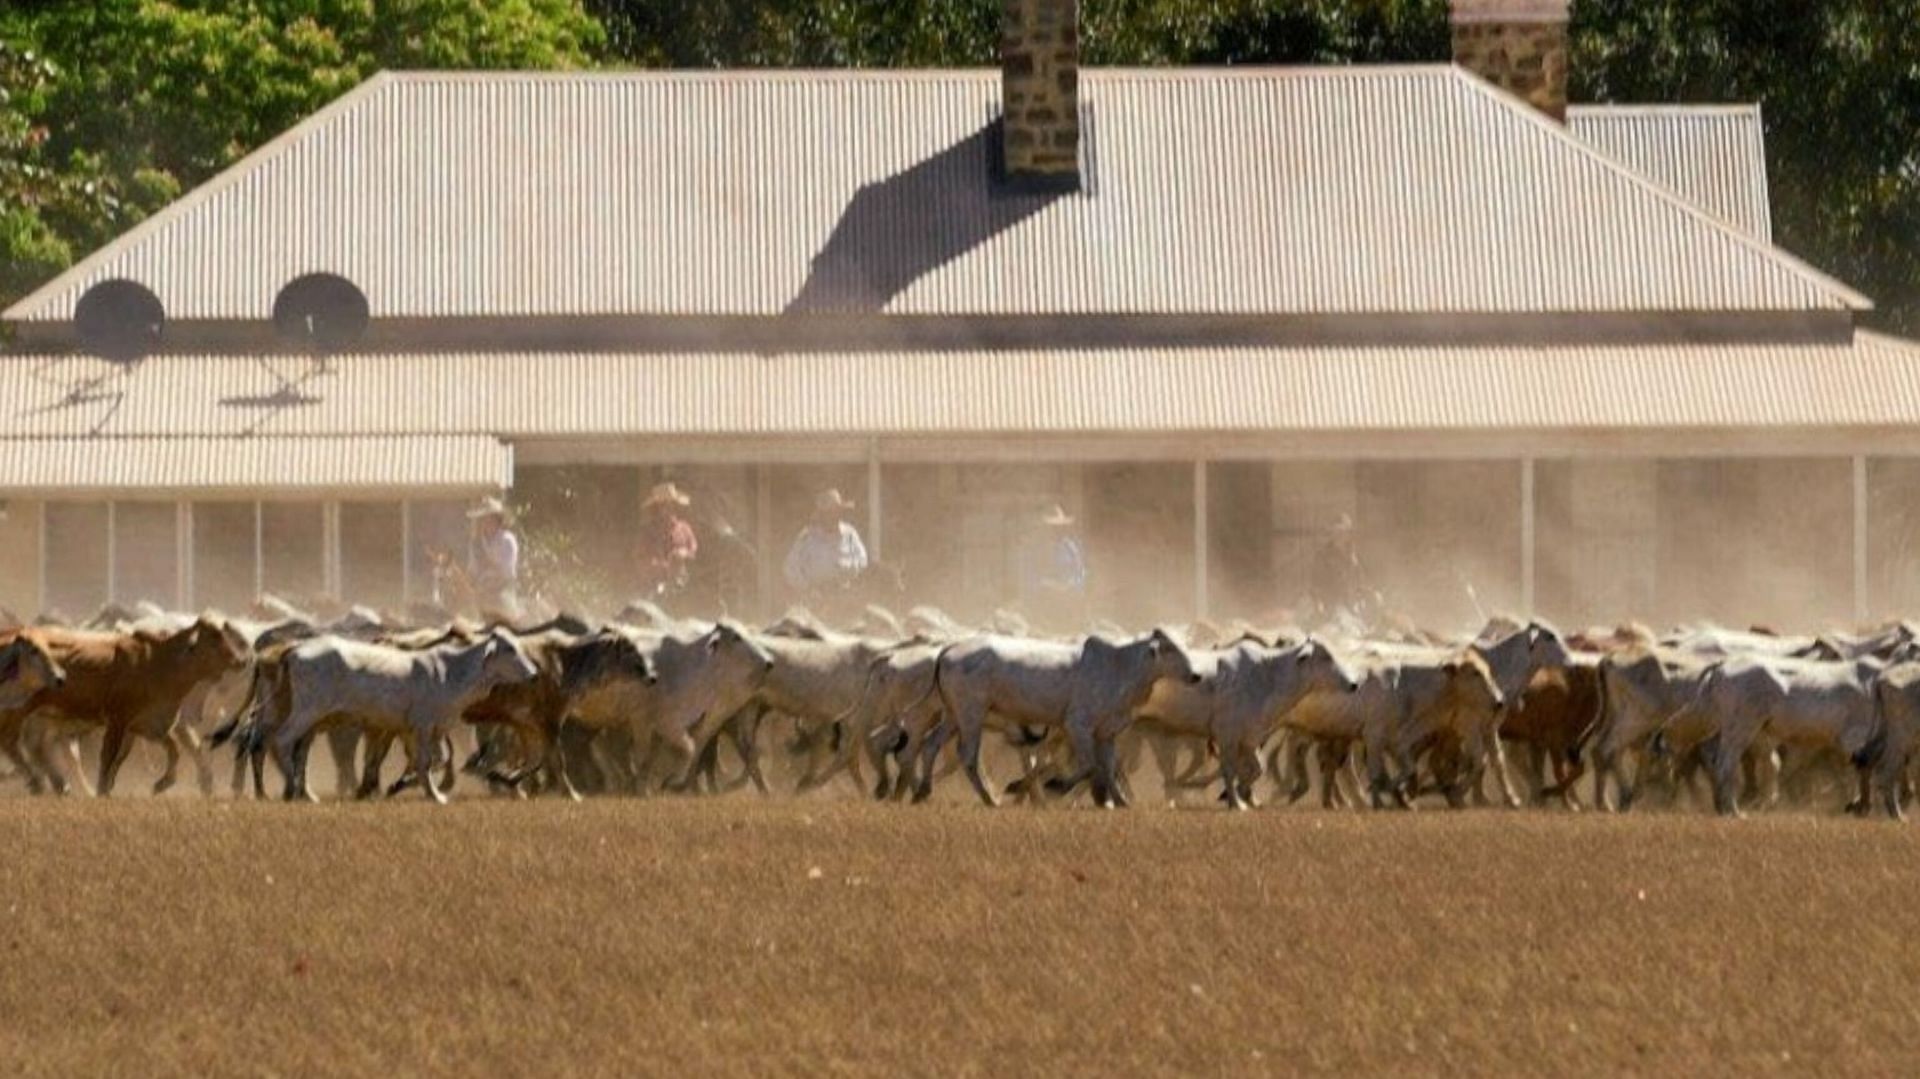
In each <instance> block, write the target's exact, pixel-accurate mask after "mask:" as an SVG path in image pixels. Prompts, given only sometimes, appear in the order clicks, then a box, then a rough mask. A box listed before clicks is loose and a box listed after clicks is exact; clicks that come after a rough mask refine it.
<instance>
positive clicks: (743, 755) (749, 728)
mask: <svg viewBox="0 0 1920 1079" xmlns="http://www.w3.org/2000/svg"><path fill="white" fill-rule="evenodd" d="M765 716H766V713H764V712H755V713H754V714H752V715H749V716H741V717H740V718H739V719H737V720H736V721H735V722H734V725H733V751H734V752H735V753H738V754H740V765H741V767H742V768H744V769H745V770H746V776H745V778H746V781H747V782H749V783H752V784H753V789H754V790H756V791H759V792H760V793H761V794H762V795H763V796H764V795H771V794H772V793H773V788H771V787H769V786H768V785H767V777H766V774H765V773H763V772H762V771H761V770H760V724H761V723H762V722H763V721H764V720H765ZM857 751H858V750H857V747H855V746H854V745H853V744H852V742H848V744H847V755H848V757H849V758H851V757H852V756H853V755H854V753H856V752H857ZM736 786H737V784H736Z"/></svg>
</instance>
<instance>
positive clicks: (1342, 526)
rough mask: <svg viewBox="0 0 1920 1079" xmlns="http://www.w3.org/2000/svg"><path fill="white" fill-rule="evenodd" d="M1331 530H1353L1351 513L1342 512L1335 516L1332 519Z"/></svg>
mask: <svg viewBox="0 0 1920 1079" xmlns="http://www.w3.org/2000/svg"><path fill="white" fill-rule="evenodd" d="M1333 531H1335V532H1351V531H1353V514H1351V513H1343V514H1341V515H1340V516H1338V517H1335V518H1334V519H1333Z"/></svg>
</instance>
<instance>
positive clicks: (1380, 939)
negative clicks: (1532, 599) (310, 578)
mask: <svg viewBox="0 0 1920 1079" xmlns="http://www.w3.org/2000/svg"><path fill="white" fill-rule="evenodd" d="M0 837H4V844H5V846H4V854H0V859H3V860H0V907H3V908H4V910H5V920H4V923H3V924H0V1060H4V1061H6V1062H7V1069H6V1070H7V1072H8V1073H9V1074H22V1073H25V1074H61V1075H71V1074H95V1073H97V1074H109V1073H117V1074H142V1075H160V1074H182V1073H195V1074H206V1073H238V1074H302V1075H311V1074H345V1073H370V1072H374V1071H376V1070H378V1071H397V1072H400V1073H402V1074H424V1073H436V1074H447V1073H456V1072H458V1073H476V1072H481V1071H487V1072H510V1073H527V1072H536V1071H537V1072H542V1073H554V1072H572V1073H599V1074H608V1073H628V1074H633V1073H645V1074H662V1073H666V1072H668V1071H669V1070H686V1071H687V1072H688V1073H689V1074H702V1075H705V1074H756V1075H762V1074H777V1073H808V1074H816V1073H843V1074H871V1073H878V1072H892V1073H895V1074H978V1073H987V1072H1002V1073H1004V1072H1010V1071H1012V1072H1033V1071H1039V1070H1042V1069H1044V1070H1045V1071H1047V1072H1049V1073H1054V1074H1070V1075H1071V1074H1087V1073H1091V1072H1095V1071H1105V1072H1108V1073H1118V1074H1149V1073H1157V1074H1172V1073H1180V1074H1208V1073H1221V1072H1226V1073H1241V1074H1247V1073H1255V1074H1262V1073H1274V1072H1280V1071H1295V1070H1309V1069H1311V1070H1326V1069H1334V1068H1342V1069H1366V1070H1367V1071H1379V1070H1383V1069H1385V1068H1388V1067H1395V1068H1401V1069H1409V1068H1410V1069H1412V1070H1413V1071H1414V1072H1415V1073H1431V1072H1438V1071H1440V1070H1442V1069H1447V1070H1462V1069H1463V1070H1466V1071H1469V1072H1486V1071H1495V1070H1498V1071H1519V1070H1522V1069H1525V1070H1527V1071H1539V1070H1542V1069H1546V1068H1552V1069H1554V1070H1559V1071H1585V1072H1596V1071H1597V1072H1600V1073H1609V1072H1615V1073H1617V1072H1629V1071H1630V1072H1642V1073H1644V1072H1652V1071H1655V1070H1661V1071H1667V1070H1676V1069H1680V1068H1711V1069H1712V1070H1713V1071H1715V1072H1729V1071H1733V1070H1735V1069H1740V1070H1754V1071H1761V1072H1782V1073H1784V1072H1787V1071H1789V1070H1802V1069H1806V1068H1815V1069H1819V1070H1822V1071H1825V1072H1829V1073H1857V1074H1881V1075H1885V1074H1916V1072H1917V1071H1920V997H1917V996H1916V994H1915V992H1914V988H1915V986H1917V985H1920V947H1917V946H1916V945H1915V942H1914V933H1913V915H1912V911H1913V909H1914V896H1915V895H1916V894H1917V892H1920V830H1916V829H1914V828H1910V827H1904V826H1899V825H1890V824H1883V823H1877V822H1876V823H1861V822H1858V821H1852V820H1841V819H1829V818H1820V817H1812V816H1796V815H1779V816H1764V817H1760V818H1756V819H1752V820H1747V821H1744V822H1723V821H1719V820H1714V819H1709V818H1703V817H1697V816H1691V815H1689V816H1679V815H1648V816H1636V817H1626V818H1602V817H1598V816H1594V815H1584V816H1581V817H1571V816H1566V815H1559V814H1549V813H1518V814H1516V813H1501V812H1491V811H1482V812H1467V813H1458V814H1453V813H1441V812H1431V813H1429V812H1422V813H1418V814H1413V815H1405V816H1402V815H1394V816H1388V815H1360V814H1326V813H1319V812H1263V813H1253V814H1245V815H1240V816H1231V815H1228V814H1225V813H1220V812H1213V811H1202V810H1195V811H1168V810H1133V811H1127V812H1118V813H1101V812H1097V811H1091V810H1073V809H1058V808H1056V809H1051V810H1032V809H1008V810H1001V811H999V812H989V811H986V810H982V809H979V808H975V807H971V806H924V807H919V808H917V809H907V808H890V807H872V806H867V805H861V804H854V803H851V802H844V803H843V802H832V801H774V802H762V801H756V800H753V799H750V798H731V799H725V800H718V801H712V800H709V801H689V800H649V801H634V800H606V801H598V802H589V803H586V804H581V805H571V804H565V803H560V802H537V803H531V804H528V803H511V802H503V801H489V800H480V799H474V800H469V801H466V802H460V803H456V804H455V805H453V806H450V807H447V808H444V809H436V808H434V807H432V806H429V805H426V804H424V803H420V802H413V801H407V802H404V803H390V804H379V805H338V804H330V805H322V806H285V805H279V804H264V805H262V804H233V803H228V802H224V801H222V802H202V801H197V800H191V799H159V800H149V799H138V800H136V799H129V800H125V801H115V802H98V801H92V802H89V801H81V800H72V801H64V802H56V801H51V800H38V799H36V800H28V799H20V798H9V799H5V800H0Z"/></svg>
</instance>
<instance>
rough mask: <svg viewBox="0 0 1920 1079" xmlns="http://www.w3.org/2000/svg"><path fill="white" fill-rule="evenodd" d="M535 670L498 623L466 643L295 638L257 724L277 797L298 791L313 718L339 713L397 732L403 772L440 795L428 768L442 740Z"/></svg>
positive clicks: (373, 728) (339, 717)
mask: <svg viewBox="0 0 1920 1079" xmlns="http://www.w3.org/2000/svg"><path fill="white" fill-rule="evenodd" d="M537 673H538V672H537V671H536V670H535V668H534V666H533V664H532V663H531V662H530V661H529V660H528V659H527V655H526V652H525V651H524V650H523V649H521V647H520V644H519V642H518V641H516V640H515V639H514V638H513V636H512V635H511V634H508V633H504V632H498V631H496V632H491V633H488V634H487V635H486V636H484V637H482V638H481V639H480V640H479V641H476V642H474V643H472V644H457V643H448V644H443V645H439V646H437V647H434V648H429V649H425V650H423V651H407V650H403V649H399V648H393V647H390V646H387V645H380V644H370V643H366V642H363V641H350V640H342V639H340V638H337V637H320V638H316V639H314V640H310V641H305V642H302V643H300V644H297V645H295V646H293V648H292V649H290V650H289V651H288V652H287V654H286V655H285V656H284V657H283V658H282V659H281V661H280V678H279V679H278V681H277V683H276V685H275V688H276V693H275V696H276V698H277V699H276V700H274V701H272V702H270V704H269V707H270V709H271V711H272V713H273V718H272V719H271V720H270V721H269V722H268V724H267V727H268V730H269V732H270V733H269V735H268V737H269V738H270V740H271V741H270V743H269V744H270V745H271V747H272V749H273V755H274V760H275V762H276V763H278V764H279V766H280V769H281V771H283V772H285V773H286V776H287V792H286V796H287V798H288V799H293V798H297V797H302V796H304V795H305V793H306V776H305V774H304V772H305V768H304V765H305V763H306V753H305V751H304V747H306V746H308V745H310V744H311V738H310V736H311V735H312V734H313V733H314V732H315V731H316V730H317V729H318V728H319V727H320V726H321V725H322V724H325V723H328V722H333V721H344V722H351V723H356V724H358V725H360V726H362V727H363V728H365V729H366V730H368V731H370V732H376V733H380V734H389V735H394V736H399V737H402V738H403V741H402V743H401V744H402V746H403V747H404V748H405V750H406V751H407V764H408V774H409V775H411V776H412V777H413V779H414V780H415V781H417V782H419V783H420V784H421V785H422V786H423V787H424V788H425V789H426V792H427V796H428V797H429V798H432V799H433V800H434V801H436V802H442V803H444V802H445V801H446V795H445V794H444V793H443V792H442V791H441V790H440V788H439V786H438V785H437V784H436V783H435V782H434V779H433V774H432V772H433V769H432V763H433V757H434V751H435V750H436V748H437V747H438V746H439V745H440V743H441V741H442V739H444V738H445V737H446V736H447V735H448V733H449V732H450V731H451V730H452V728H453V725H454V723H455V722H457V721H458V720H459V718H460V714H461V713H462V712H464V711H465V710H466V709H467V708H469V707H471V706H472V705H474V704H476V703H478V702H479V701H480V700H481V699H482V698H484V697H485V696H486V695H487V694H488V693H489V692H491V691H492V689H493V688H494V687H495V686H499V685H507V684H514V683H520V682H526V681H528V680H530V679H532V678H533V677H534V676H535V675H536V674H537ZM296 749H300V750H301V752H299V753H298V755H297V756H296V753H295V751H296Z"/></svg>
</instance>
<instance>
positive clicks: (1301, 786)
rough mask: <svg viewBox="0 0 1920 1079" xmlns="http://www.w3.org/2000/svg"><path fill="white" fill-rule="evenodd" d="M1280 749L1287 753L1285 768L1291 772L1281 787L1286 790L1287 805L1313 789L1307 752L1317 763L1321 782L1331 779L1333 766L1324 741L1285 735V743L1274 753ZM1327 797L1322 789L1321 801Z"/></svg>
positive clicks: (1311, 771) (1298, 800)
mask: <svg viewBox="0 0 1920 1079" xmlns="http://www.w3.org/2000/svg"><path fill="white" fill-rule="evenodd" d="M1281 751H1284V752H1285V753H1286V755H1287V770H1288V772H1290V773H1291V774H1290V775H1289V777H1288V779H1289V782H1288V783H1287V784H1286V785H1285V786H1284V787H1283V788H1282V789H1284V790H1285V791H1286V794H1287V804H1288V805H1297V804H1299V802H1300V799H1302V798H1305V797H1306V796H1307V792H1308V791H1310V790H1312V789H1313V772H1314V769H1313V767H1312V766H1310V765H1309V764H1308V763H1307V756H1308V754H1312V755H1313V758H1314V762H1315V763H1316V764H1318V765H1319V768H1320V776H1321V782H1322V784H1323V785H1324V784H1327V783H1328V782H1329V781H1331V780H1332V778H1333V768H1334V767H1335V766H1334V765H1332V764H1331V763H1330V761H1331V758H1330V756H1329V754H1328V750H1327V744H1326V743H1325V742H1322V741H1320V740H1319V739H1317V738H1307V737H1304V736H1302V735H1297V734H1292V735H1288V736H1287V740H1286V744H1285V745H1283V746H1281V747H1280V748H1279V749H1277V750H1275V753H1276V755H1277V754H1278V753H1280V752H1281ZM1276 781H1277V779H1276ZM1327 797H1328V796H1327V793H1326V791H1324V790H1323V791H1322V792H1321V801H1322V802H1324V801H1326V798H1327Z"/></svg>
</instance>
